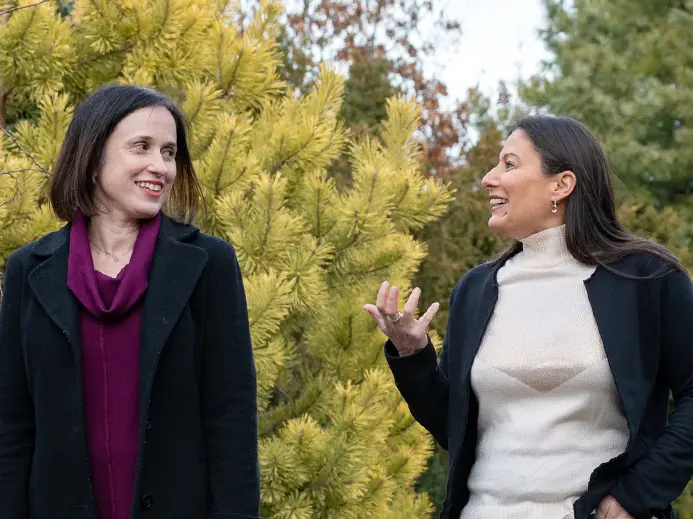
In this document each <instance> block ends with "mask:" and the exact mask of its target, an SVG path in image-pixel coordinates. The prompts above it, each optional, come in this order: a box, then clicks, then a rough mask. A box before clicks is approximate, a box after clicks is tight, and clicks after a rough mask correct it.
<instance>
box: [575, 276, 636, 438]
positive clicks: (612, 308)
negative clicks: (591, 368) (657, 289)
mask: <svg viewBox="0 0 693 519" xmlns="http://www.w3.org/2000/svg"><path fill="white" fill-rule="evenodd" d="M585 288H586V289H587V295H588V297H589V300H590V304H591V306H592V313H593V314H594V318H595V320H596V322H597V327H598V328H599V334H600V335H601V338H602V342H603V343H604V349H605V350H606V355H607V357H608V360H609V365H610V367H611V373H612V375H613V377H614V381H615V383H616V388H617V390H618V393H619V396H620V398H621V404H622V405H623V410H624V414H625V416H626V420H627V421H628V429H629V430H630V434H631V438H633V437H635V435H636V434H637V433H638V430H639V428H640V421H641V419H642V416H641V413H640V412H639V409H638V404H637V402H638V401H639V398H638V395H640V394H641V393H642V390H643V387H642V384H643V380H642V378H641V377H639V376H638V374H639V373H642V366H641V365H640V357H639V356H638V355H637V354H635V352H638V351H640V344H639V343H640V334H639V328H638V326H637V323H638V322H639V317H638V314H637V304H636V303H637V301H638V294H637V291H636V286H635V283H633V282H632V281H630V280H628V279H626V278H624V277H622V276H618V275H616V274H613V273H611V272H609V271H608V270H606V269H604V268H603V267H598V268H597V270H596V271H595V273H594V275H593V276H592V277H591V278H589V279H588V280H587V281H586V282H585Z"/></svg>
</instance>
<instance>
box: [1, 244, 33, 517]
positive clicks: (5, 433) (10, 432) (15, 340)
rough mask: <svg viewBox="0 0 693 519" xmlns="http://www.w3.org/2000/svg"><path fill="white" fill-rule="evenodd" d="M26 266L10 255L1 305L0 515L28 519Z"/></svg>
mask: <svg viewBox="0 0 693 519" xmlns="http://www.w3.org/2000/svg"><path fill="white" fill-rule="evenodd" d="M22 275H23V269H22V265H21V261H20V259H19V258H18V257H17V256H16V255H14V254H13V255H11V256H10V257H9V259H8V261H7V265H6V269H5V280H4V281H5V286H4V293H3V299H2V308H0V518H1V519H28V517H29V510H28V506H29V474H30V471H31V462H32V457H33V447H34V436H35V423H34V406H33V402H32V399H31V395H30V393H29V387H28V383H27V379H26V372H25V370H24V361H23V357H22V350H21V340H20V329H19V327H20V308H21V292H22Z"/></svg>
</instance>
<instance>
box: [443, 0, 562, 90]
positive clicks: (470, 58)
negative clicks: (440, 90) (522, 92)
mask: <svg viewBox="0 0 693 519" xmlns="http://www.w3.org/2000/svg"><path fill="white" fill-rule="evenodd" d="M445 1H446V4H447V5H446V14H449V17H450V18H454V19H456V20H458V21H459V22H460V23H461V25H462V36H461V37H460V38H459V41H458V43H457V44H456V45H455V46H454V47H452V48H450V49H447V50H446V51H443V52H440V53H439V55H438V56H437V57H436V60H435V61H436V64H435V67H436V69H437V73H438V74H439V77H441V78H442V80H443V81H444V82H445V83H446V84H447V86H448V89H449V94H450V97H451V98H453V99H455V98H458V99H463V98H464V97H466V90H467V88H469V87H470V86H474V85H475V84H477V83H479V85H480V86H481V87H482V89H483V90H484V91H486V92H491V91H495V86H496V85H497V83H498V81H499V80H501V79H504V80H507V81H509V82H514V80H516V79H517V77H518V75H519V76H521V77H523V78H527V77H528V76H530V75H532V74H533V73H535V72H536V71H537V70H538V67H539V63H540V61H541V60H542V59H545V58H546V57H548V51H547V50H546V49H545V47H544V45H543V42H541V41H540V39H539V37H538V36H537V31H538V29H539V28H540V27H543V26H544V20H545V13H544V7H543V5H542V2H541V0H445Z"/></svg>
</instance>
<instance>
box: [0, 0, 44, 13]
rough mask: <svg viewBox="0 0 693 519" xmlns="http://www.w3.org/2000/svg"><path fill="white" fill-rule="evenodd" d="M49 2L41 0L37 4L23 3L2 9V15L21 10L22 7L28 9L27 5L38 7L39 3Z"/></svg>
mask: <svg viewBox="0 0 693 519" xmlns="http://www.w3.org/2000/svg"><path fill="white" fill-rule="evenodd" d="M46 2H48V0H41V1H40V2H36V3H35V4H29V5H21V6H17V7H11V8H10V9H5V10H4V11H0V16H3V15H6V14H9V13H11V12H13V11H19V10H20V9H26V8H27V7H36V6H37V5H41V4H45V3H46Z"/></svg>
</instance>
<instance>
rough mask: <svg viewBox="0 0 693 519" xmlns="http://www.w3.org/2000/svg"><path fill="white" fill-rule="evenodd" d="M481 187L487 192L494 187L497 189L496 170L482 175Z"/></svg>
mask: <svg viewBox="0 0 693 519" xmlns="http://www.w3.org/2000/svg"><path fill="white" fill-rule="evenodd" d="M481 185H482V186H484V187H485V188H486V189H487V190H489V191H490V190H491V189H493V188H495V187H498V175H497V174H496V168H493V169H491V170H489V172H488V173H486V174H485V175H484V177H483V178H482V179H481Z"/></svg>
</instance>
